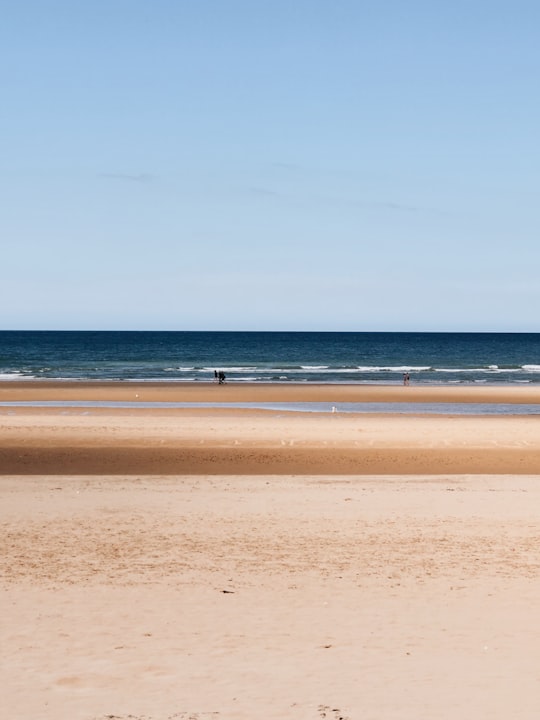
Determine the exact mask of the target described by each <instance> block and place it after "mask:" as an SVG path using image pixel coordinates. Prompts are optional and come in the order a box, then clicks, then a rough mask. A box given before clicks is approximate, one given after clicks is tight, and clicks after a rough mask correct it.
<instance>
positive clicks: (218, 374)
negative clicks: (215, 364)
mask: <svg viewBox="0 0 540 720" xmlns="http://www.w3.org/2000/svg"><path fill="white" fill-rule="evenodd" d="M215 380H217V381H218V383H219V384H220V385H223V383H224V382H225V373H224V372H223V370H214V381H215Z"/></svg>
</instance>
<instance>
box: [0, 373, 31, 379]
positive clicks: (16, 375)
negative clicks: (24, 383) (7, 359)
mask: <svg viewBox="0 0 540 720" xmlns="http://www.w3.org/2000/svg"><path fill="white" fill-rule="evenodd" d="M35 377H36V376H35V375H23V373H21V372H18V371H15V372H9V373H0V380H35Z"/></svg>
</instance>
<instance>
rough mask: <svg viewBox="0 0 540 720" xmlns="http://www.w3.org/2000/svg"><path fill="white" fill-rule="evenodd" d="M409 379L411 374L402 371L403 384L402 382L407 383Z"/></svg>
mask: <svg viewBox="0 0 540 720" xmlns="http://www.w3.org/2000/svg"><path fill="white" fill-rule="evenodd" d="M410 379H411V376H410V375H409V373H408V372H404V373H403V384H404V385H408V384H409V380H410Z"/></svg>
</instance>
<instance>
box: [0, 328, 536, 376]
mask: <svg viewBox="0 0 540 720" xmlns="http://www.w3.org/2000/svg"><path fill="white" fill-rule="evenodd" d="M214 370H222V371H223V372H224V373H225V375H226V378H227V382H231V383H243V382H252V383H310V382H312V383H364V384H390V385H392V384H401V383H402V382H403V374H404V373H405V372H407V373H409V375H410V381H411V384H412V383H414V384H422V385H446V384H460V383H461V384H473V383H474V384H478V383H484V384H496V385H500V384H509V383H539V382H540V333H409V332H393V333H386V332H380V333H374V332H368V333H363V332H167V331H142V332H131V331H126V332H117V331H96V332H92V331H84V332H83V331H80V332H79V331H8V330H6V331H0V380H3V381H9V380H24V379H29V380H30V379H40V380H45V379H55V380H124V381H130V380H131V381H135V380H137V381H167V382H193V381H204V382H208V381H211V380H213V378H214Z"/></svg>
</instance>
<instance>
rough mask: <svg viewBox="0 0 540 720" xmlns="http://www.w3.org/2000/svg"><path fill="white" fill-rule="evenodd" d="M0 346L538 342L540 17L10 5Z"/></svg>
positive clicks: (357, 8)
mask: <svg viewBox="0 0 540 720" xmlns="http://www.w3.org/2000/svg"><path fill="white" fill-rule="evenodd" d="M1 11H2V13H1V17H2V21H1V23H0V61H1V62H0V81H1V83H0V87H1V93H2V95H1V97H2V105H1V106H2V109H1V113H0V192H1V196H2V204H1V207H2V211H1V213H0V237H1V238H2V266H3V272H2V283H1V286H0V329H11V328H21V329H22V328H25V329H45V328H49V329H171V330H174V329H178V330H189V329H207V330H212V329H225V330H227V329H229V330H236V329H245V330H250V329H261V330H280V329H284V330H285V329H286V330H358V331H361V330H428V331H429V330H433V331H436V330H465V331H468V330H471V331H472V330H475V331H491V330H500V331H534V332H536V331H539V330H540V323H539V320H538V308H539V307H540V282H539V281H538V268H540V243H539V237H540V234H539V230H540V205H539V203H538V197H537V195H538V192H539V188H540V142H539V129H540V93H539V92H538V78H539V77H540V49H539V47H540V46H539V44H538V27H539V26H540V4H539V3H537V2H532V0H531V1H523V0H516V1H515V2H514V3H509V2H498V1H497V0H491V1H490V2H487V0H486V1H484V0H469V1H468V2H466V1H465V0H456V1H454V2H452V3H450V2H442V1H437V0H431V2H428V1H427V0H426V1H425V2H421V1H418V0H411V1H410V2H407V1H406V0H403V1H401V2H398V1H397V0H393V1H392V0H390V1H385V0H380V1H379V2H374V1H372V2H361V1H360V0H357V1H353V0H334V1H333V2H330V0H327V1H323V0H310V1H309V2H308V1H307V0H288V2H285V1H283V0H268V1H264V0H258V1H257V0H251V1H250V2H248V1H247V0H244V1H240V0H231V1H229V0H222V1H219V2H218V0H213V1H211V0H191V1H190V2H188V1H182V0H175V1H173V0H153V2H149V1H148V0H146V1H145V2H143V1H142V0H106V1H105V0H93V2H91V3H90V2H82V0H81V1H78V0H69V1H68V0H64V1H60V0H59V1H57V2H53V1H52V0H20V2H18V3H2V4H1Z"/></svg>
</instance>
